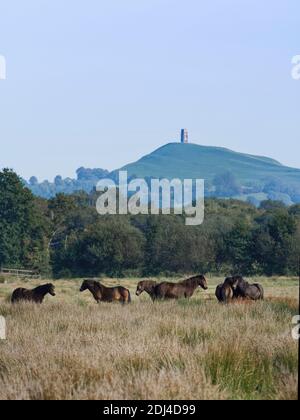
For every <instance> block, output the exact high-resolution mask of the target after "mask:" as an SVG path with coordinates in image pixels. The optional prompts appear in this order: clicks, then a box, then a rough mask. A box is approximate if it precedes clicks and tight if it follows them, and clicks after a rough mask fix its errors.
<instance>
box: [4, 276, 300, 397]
mask: <svg viewBox="0 0 300 420" xmlns="http://www.w3.org/2000/svg"><path fill="white" fill-rule="evenodd" d="M219 280H220V279H215V281H214V283H213V284H211V286H210V289H209V291H208V292H204V291H197V292H196V295H195V296H194V297H193V298H192V299H191V300H190V301H179V302H160V303H155V304H153V303H152V302H151V301H150V299H149V298H148V297H147V296H141V297H140V298H137V297H135V296H134V293H132V294H133V302H132V304H131V305H128V306H121V305H118V304H100V305H96V304H95V302H94V301H93V299H92V298H91V297H90V296H89V294H82V295H80V294H79V293H78V289H79V285H80V282H79V281H78V282H76V281H68V282H64V281H59V282H57V283H56V289H57V296H56V297H55V298H52V297H47V299H46V301H45V303H44V304H43V305H41V306H36V305H32V304H28V303H27V304H26V303H25V304H20V305H11V304H10V303H9V302H8V301H7V296H8V292H10V290H11V289H13V288H14V287H15V286H17V285H18V284H17V283H13V284H5V285H4V284H3V285H1V291H0V296H1V297H0V315H2V316H4V317H5V318H6V321H7V340H5V341H0V399H33V400H39V399H58V400H63V399H95V400H96V399H284V400H286V399H297V382H298V376H297V372H298V343H297V342H296V341H294V340H293V339H292V335H291V329H292V324H291V322H292V320H291V318H292V316H293V315H295V314H296V313H297V312H298V300H297V293H298V288H297V286H295V287H294V289H293V290H294V293H292V290H291V287H293V286H292V285H289V286H288V287H287V288H285V286H284V285H281V284H278V282H276V283H275V282H274V284H273V283H272V282H271V281H270V280H269V279H268V280H267V287H266V289H267V290H266V295H267V299H266V301H264V302H256V303H252V302H250V303H244V304H243V303H241V302H238V303H235V304H231V305H220V304H218V303H217V302H216V300H215V299H213V292H214V286H215V284H217V282H218V281H219ZM110 282H111V283H113V281H112V280H111V281H110ZM107 283H109V282H107ZM122 283H123V284H124V283H125V286H126V287H130V289H131V291H132V292H134V286H135V282H132V281H130V280H124V282H123V281H122ZM211 283H212V282H211ZM4 288H6V289H4ZM279 289H280V290H279ZM62 292H63V293H62Z"/></svg>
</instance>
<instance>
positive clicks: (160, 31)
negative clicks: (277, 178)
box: [0, 0, 300, 179]
mask: <svg viewBox="0 0 300 420" xmlns="http://www.w3.org/2000/svg"><path fill="white" fill-rule="evenodd" d="M0 54H2V55H4V56H5V57H6V60H7V80H6V81H0V146H1V149H0V150H1V154H0V167H3V166H9V167H13V168H14V169H15V170H16V171H17V172H18V173H19V174H20V175H22V176H24V177H26V178H28V177H29V176H31V175H33V174H34V175H37V176H38V177H39V179H44V178H49V179H52V178H53V177H54V175H56V174H61V175H62V176H64V177H65V176H74V174H75V170H76V169H77V168H78V167H79V166H86V167H102V168H108V169H115V168H118V167H120V166H122V165H124V164H126V163H129V162H131V161H134V160H136V159H138V158H139V157H141V156H142V155H144V154H146V153H149V152H151V151H152V150H154V149H155V148H157V147H159V146H160V145H162V144H164V143H166V142H168V141H172V140H173V139H176V138H178V139H179V132H180V128H182V127H187V128H188V129H189V132H190V138H191V140H192V141H193V142H195V143H199V144H206V145H216V146H224V147H228V148H231V149H234V150H237V151H241V152H247V153H252V154H260V155H267V156H270V157H273V158H275V159H278V160H280V161H281V162H282V163H284V164H287V165H290V166H294V167H300V158H299V156H300V132H299V120H300V118H299V117H300V115H299V114H300V112H299V111H300V81H295V80H293V79H292V77H291V68H292V65H291V60H292V57H293V56H294V55H297V54H300V2H299V0H263V1H261V0H251V1H250V0H209V1H208V0H207V1H199V0H185V1H179V0H126V1H124V0H107V1H103V0H85V1H83V0H81V1H78V0H77V1H76V0H64V1H61V0H26V1H23V0H0Z"/></svg>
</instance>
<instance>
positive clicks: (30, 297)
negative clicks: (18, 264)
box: [11, 283, 55, 303]
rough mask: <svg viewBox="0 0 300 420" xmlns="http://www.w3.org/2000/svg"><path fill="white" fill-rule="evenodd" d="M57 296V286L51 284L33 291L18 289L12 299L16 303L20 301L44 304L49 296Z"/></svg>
mask: <svg viewBox="0 0 300 420" xmlns="http://www.w3.org/2000/svg"><path fill="white" fill-rule="evenodd" d="M48 293H49V294H50V295H51V296H55V286H54V285H53V284H51V283H48V284H44V285H43V286H38V287H36V288H35V289H33V290H28V289H23V288H21V287H20V288H19V289H16V290H15V291H14V292H13V294H12V297H11V302H12V303H16V302H20V301H27V302H34V303H42V302H43V300H44V298H45V296H46V295H47V294H48Z"/></svg>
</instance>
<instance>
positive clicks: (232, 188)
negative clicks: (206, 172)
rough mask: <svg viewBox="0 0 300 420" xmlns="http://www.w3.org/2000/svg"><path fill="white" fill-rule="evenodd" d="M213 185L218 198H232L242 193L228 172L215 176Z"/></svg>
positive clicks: (234, 178) (235, 180)
mask: <svg viewBox="0 0 300 420" xmlns="http://www.w3.org/2000/svg"><path fill="white" fill-rule="evenodd" d="M214 185H215V187H216V195H217V196H218V197H232V196H233V195H239V194H241V192H242V189H241V186H240V185H239V183H238V181H237V179H236V177H235V176H234V174H233V173H231V172H230V171H228V172H225V173H224V174H221V175H217V176H216V177H215V179H214Z"/></svg>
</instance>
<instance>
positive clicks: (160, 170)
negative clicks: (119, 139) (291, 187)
mask: <svg viewBox="0 0 300 420" xmlns="http://www.w3.org/2000/svg"><path fill="white" fill-rule="evenodd" d="M122 169H123V170H127V171H128V173H129V175H136V176H140V177H146V176H150V177H166V178H182V179H183V178H204V179H207V180H213V179H214V177H215V176H216V175H218V174H221V173H224V172H226V171H230V172H232V173H234V174H235V176H236V177H237V178H238V179H239V180H241V181H244V182H246V181H253V180H260V181H265V180H266V177H278V178H281V179H282V178H284V179H286V181H287V182H289V183H296V184H298V185H299V184H300V169H293V168H288V167H286V166H283V165H281V164H280V163H279V162H277V161H276V160H273V159H270V158H267V157H260V156H252V155H247V154H243V153H237V152H233V151H231V150H228V149H225V148H221V147H211V146H199V145H196V144H181V143H169V144H167V145H165V146H163V147H161V148H159V149H157V150H155V151H154V152H153V153H150V154H149V155H146V156H144V157H142V158H141V159H140V160H138V161H137V162H134V163H131V164H129V165H126V166H124V167H123V168H122Z"/></svg>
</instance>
